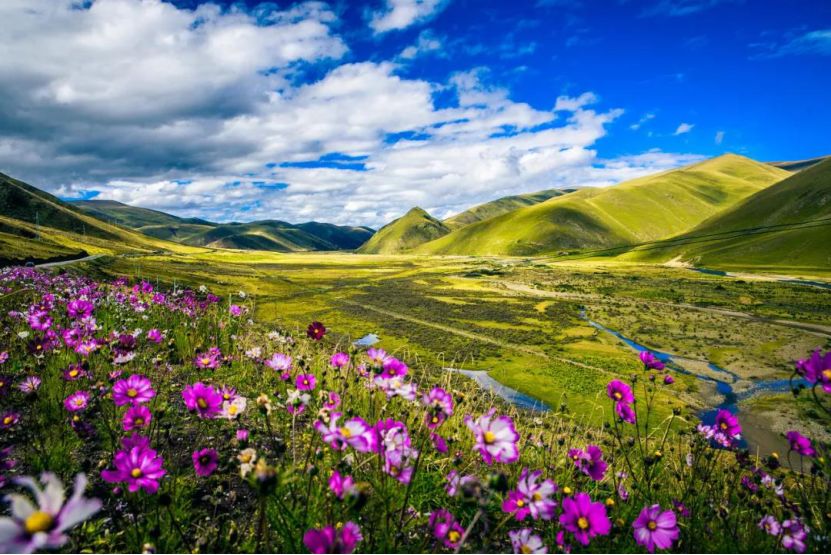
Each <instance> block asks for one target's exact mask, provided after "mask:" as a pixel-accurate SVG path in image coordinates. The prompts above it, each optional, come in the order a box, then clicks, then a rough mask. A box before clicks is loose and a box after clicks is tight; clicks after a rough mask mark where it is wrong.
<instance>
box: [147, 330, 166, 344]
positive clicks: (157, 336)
mask: <svg viewBox="0 0 831 555" xmlns="http://www.w3.org/2000/svg"><path fill="white" fill-rule="evenodd" d="M163 339H164V336H163V335H162V332H160V331H159V330H157V329H156V328H153V329H152V330H150V331H148V332H147V340H148V341H151V342H153V343H156V344H158V343H161V342H162V340H163Z"/></svg>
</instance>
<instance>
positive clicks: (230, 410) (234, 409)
mask: <svg viewBox="0 0 831 555" xmlns="http://www.w3.org/2000/svg"><path fill="white" fill-rule="evenodd" d="M236 413H237V406H236V405H231V406H230V407H228V414H230V415H231V416H233V415H235V414H236Z"/></svg>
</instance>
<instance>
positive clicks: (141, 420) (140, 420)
mask: <svg viewBox="0 0 831 555" xmlns="http://www.w3.org/2000/svg"><path fill="white" fill-rule="evenodd" d="M133 422H134V423H135V425H136V426H144V418H136V419H135V420H134V421H133Z"/></svg>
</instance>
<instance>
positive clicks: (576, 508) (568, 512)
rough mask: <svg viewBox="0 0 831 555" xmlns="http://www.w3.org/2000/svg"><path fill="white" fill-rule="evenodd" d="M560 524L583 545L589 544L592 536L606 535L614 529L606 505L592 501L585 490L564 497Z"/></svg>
mask: <svg viewBox="0 0 831 555" xmlns="http://www.w3.org/2000/svg"><path fill="white" fill-rule="evenodd" d="M560 525H561V526H562V527H563V528H564V529H565V530H567V531H569V532H571V533H572V534H574V539H576V540H577V541H579V542H580V543H582V544H583V545H589V543H590V542H591V539H592V538H594V537H595V536H605V535H607V534H608V533H609V531H610V530H611V529H612V523H611V521H610V520H609V517H608V516H606V506H605V505H603V503H594V502H592V500H591V498H590V497H589V494H587V493H583V492H580V493H577V494H575V495H574V497H566V498H565V499H563V513H562V514H561V515H560Z"/></svg>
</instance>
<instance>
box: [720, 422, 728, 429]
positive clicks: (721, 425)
mask: <svg viewBox="0 0 831 555" xmlns="http://www.w3.org/2000/svg"><path fill="white" fill-rule="evenodd" d="M719 426H720V427H721V429H722V430H727V422H722V423H721V424H719Z"/></svg>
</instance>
